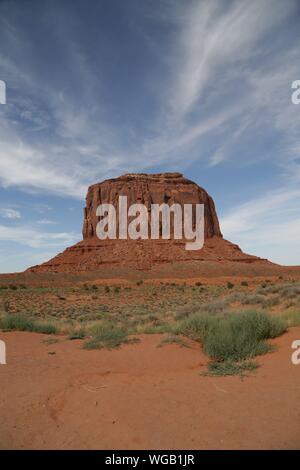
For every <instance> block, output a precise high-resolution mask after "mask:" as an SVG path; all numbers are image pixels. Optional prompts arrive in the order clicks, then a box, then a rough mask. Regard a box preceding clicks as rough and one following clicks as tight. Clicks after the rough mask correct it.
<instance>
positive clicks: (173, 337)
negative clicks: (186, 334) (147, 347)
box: [158, 333, 189, 348]
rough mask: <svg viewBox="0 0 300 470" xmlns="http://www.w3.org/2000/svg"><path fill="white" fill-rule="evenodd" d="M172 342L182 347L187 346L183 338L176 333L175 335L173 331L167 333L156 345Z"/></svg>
mask: <svg viewBox="0 0 300 470" xmlns="http://www.w3.org/2000/svg"><path fill="white" fill-rule="evenodd" d="M172 343H176V344H179V345H180V346H182V347H185V348H189V345H188V343H187V342H186V341H185V340H184V339H183V338H181V337H180V336H178V335H175V334H174V333H169V334H167V335H166V336H165V337H164V338H162V340H161V342H160V343H159V345H158V347H161V346H163V345H165V344H172Z"/></svg>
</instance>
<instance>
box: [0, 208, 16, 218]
mask: <svg viewBox="0 0 300 470" xmlns="http://www.w3.org/2000/svg"><path fill="white" fill-rule="evenodd" d="M0 217H3V218H4V219H20V218H21V214H20V212H19V211H16V210H15V209H11V208H6V209H5V208H3V209H1V208H0Z"/></svg>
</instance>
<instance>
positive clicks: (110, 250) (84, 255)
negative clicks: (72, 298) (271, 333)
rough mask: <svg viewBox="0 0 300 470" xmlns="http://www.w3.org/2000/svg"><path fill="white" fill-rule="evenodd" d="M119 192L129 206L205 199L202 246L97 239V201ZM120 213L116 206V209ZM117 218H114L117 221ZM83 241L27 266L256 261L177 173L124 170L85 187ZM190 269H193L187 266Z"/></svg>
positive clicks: (200, 192) (69, 268)
mask: <svg viewBox="0 0 300 470" xmlns="http://www.w3.org/2000/svg"><path fill="white" fill-rule="evenodd" d="M119 196H127V198H128V199H127V202H128V206H129V205H131V204H134V203H142V204H145V205H146V206H147V207H148V208H149V207H150V205H151V204H162V203H168V204H169V205H172V204H173V203H178V204H180V205H181V206H182V205H183V204H197V203H198V204H204V208H205V210H204V238H205V243H204V246H203V248H202V249H201V250H193V251H188V250H186V249H185V240H174V239H170V240H163V239H158V240H151V239H148V240H130V239H127V240H120V239H116V240H111V239H106V240H100V239H99V238H98V237H97V235H96V225H97V222H98V219H99V218H98V217H97V216H96V208H97V207H98V205H99V204H103V203H112V204H114V206H115V207H117V205H118V200H119ZM116 212H117V213H118V211H116ZM117 222H118V221H117ZM82 232H83V240H82V241H81V242H79V243H77V244H76V245H74V246H71V247H70V248H67V249H66V250H65V251H64V252H63V253H60V254H58V255H57V256H55V257H54V258H53V259H51V260H50V261H48V262H46V263H43V264H42V265H40V266H34V267H32V268H29V270H28V271H30V272H49V271H52V272H56V271H57V272H61V271H63V272H76V271H91V270H99V269H100V270H101V269H102V268H112V267H113V268H118V267H119V268H121V267H122V268H127V267H128V268H135V269H140V270H147V269H151V268H152V267H154V266H157V265H159V264H164V263H174V262H176V263H185V262H191V261H192V262H202V261H206V262H217V263H221V262H226V261H230V262H242V263H253V262H260V261H263V260H260V258H257V257H255V256H250V255H247V254H245V253H243V252H242V251H241V249H240V248H239V247H238V246H237V245H234V244H232V243H230V242H229V241H227V240H224V239H223V237H222V234H221V231H220V227H219V221H218V217H217V214H216V210H215V205H214V202H213V200H212V198H211V197H210V196H209V195H208V194H207V192H206V191H205V190H204V189H203V188H200V187H199V186H198V185H197V184H195V183H193V182H192V181H190V180H188V179H186V178H184V177H183V176H182V175H181V174H180V173H159V174H150V175H148V174H143V173H142V174H135V173H134V174H126V175H123V176H121V177H119V178H114V179H109V180H106V181H104V182H102V183H97V184H94V185H92V186H90V187H89V189H88V193H87V197H86V207H85V209H84V221H83V229H82ZM191 269H192V268H191Z"/></svg>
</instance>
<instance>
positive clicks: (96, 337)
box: [84, 322, 128, 349]
mask: <svg viewBox="0 0 300 470" xmlns="http://www.w3.org/2000/svg"><path fill="white" fill-rule="evenodd" d="M90 334H91V339H89V340H88V341H86V342H85V345H84V347H85V348H86V349H101V348H109V349H111V348H117V347H118V346H120V345H121V344H122V343H125V342H127V335H128V333H127V331H126V330H125V328H121V327H118V326H115V325H114V324H113V323H111V322H99V323H95V324H94V325H93V326H92V327H91V330H90Z"/></svg>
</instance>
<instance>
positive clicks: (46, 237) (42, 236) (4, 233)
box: [0, 225, 79, 248]
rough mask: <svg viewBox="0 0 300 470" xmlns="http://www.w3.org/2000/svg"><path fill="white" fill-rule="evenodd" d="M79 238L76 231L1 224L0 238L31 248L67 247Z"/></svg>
mask: <svg viewBox="0 0 300 470" xmlns="http://www.w3.org/2000/svg"><path fill="white" fill-rule="evenodd" d="M78 239H79V236H78V234H75V233H67V232H42V231H39V230H36V229H35V228H32V227H29V226H26V225H25V226H22V225H18V226H15V227H7V226H5V225H0V240H3V241H4V240H5V241H9V242H15V243H18V244H20V245H25V246H28V247H31V248H53V247H57V248H58V247H63V246H65V247H67V246H69V245H71V244H73V243H75V242H76V241H78Z"/></svg>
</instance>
